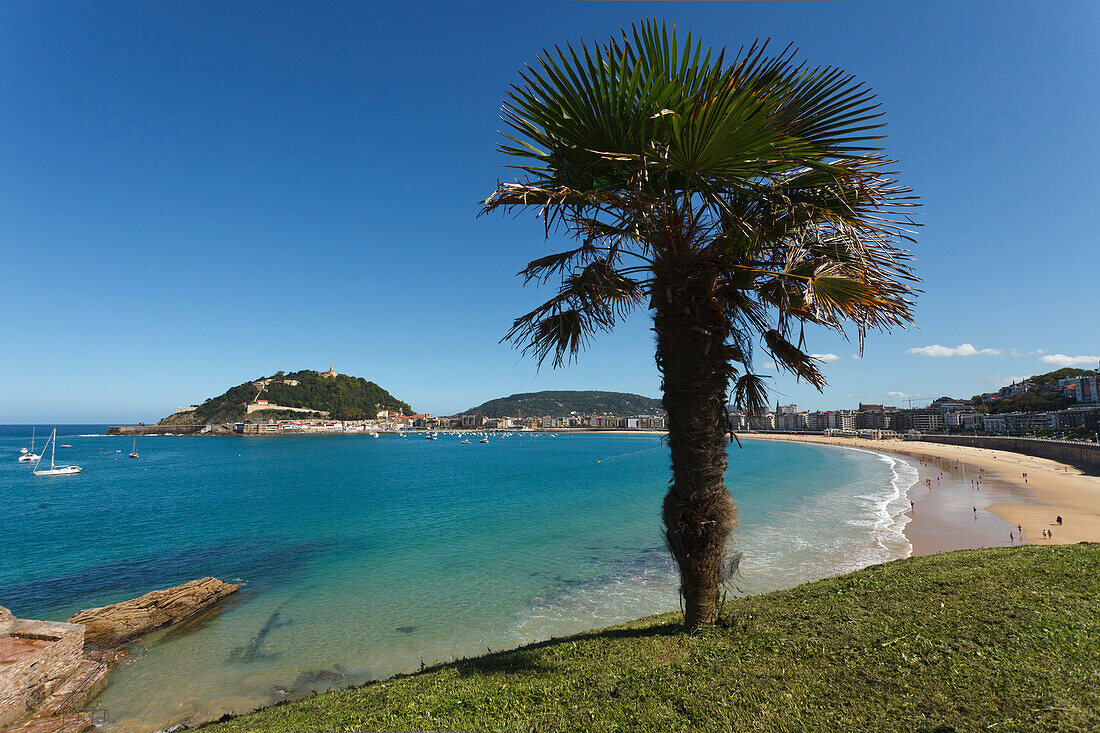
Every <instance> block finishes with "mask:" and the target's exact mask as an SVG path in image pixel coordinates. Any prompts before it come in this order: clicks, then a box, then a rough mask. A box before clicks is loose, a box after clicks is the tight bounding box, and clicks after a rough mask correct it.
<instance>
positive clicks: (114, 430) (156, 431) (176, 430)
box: [107, 425, 209, 435]
mask: <svg viewBox="0 0 1100 733" xmlns="http://www.w3.org/2000/svg"><path fill="white" fill-rule="evenodd" d="M203 432H209V430H208V429H207V427H206V426H205V425H112V426H110V427H108V428H107V435H166V434H168V433H172V434H173V435H199V434H200V433H203Z"/></svg>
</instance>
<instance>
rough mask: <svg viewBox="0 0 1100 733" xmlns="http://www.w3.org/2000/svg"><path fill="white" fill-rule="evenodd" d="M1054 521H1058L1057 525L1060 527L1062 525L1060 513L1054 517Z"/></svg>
mask: <svg viewBox="0 0 1100 733" xmlns="http://www.w3.org/2000/svg"><path fill="white" fill-rule="evenodd" d="M1054 521H1055V522H1057V523H1058V526H1059V527H1061V526H1062V515H1061V514H1059V515H1058V518H1057V519H1055V520H1054Z"/></svg>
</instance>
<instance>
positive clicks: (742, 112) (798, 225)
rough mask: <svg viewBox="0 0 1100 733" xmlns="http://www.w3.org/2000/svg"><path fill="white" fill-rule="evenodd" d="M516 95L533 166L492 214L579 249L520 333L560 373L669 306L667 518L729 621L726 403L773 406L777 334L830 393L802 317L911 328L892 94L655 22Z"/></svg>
mask: <svg viewBox="0 0 1100 733" xmlns="http://www.w3.org/2000/svg"><path fill="white" fill-rule="evenodd" d="M520 75H521V78H522V83H520V84H517V85H515V86H513V87H512V88H511V89H510V90H509V92H508V94H507V99H506V100H505V101H504V104H503V118H504V120H505V121H506V122H507V124H508V125H509V127H510V128H511V129H510V131H509V132H507V133H505V137H506V138H507V141H506V142H504V143H502V145H501V148H500V149H501V151H502V152H503V153H505V154H507V155H508V156H511V157H513V158H515V159H516V163H517V167H518V168H519V169H520V170H521V171H522V172H523V173H522V175H521V178H520V179H518V180H516V181H514V182H511V183H501V184H499V185H498V186H497V189H496V190H495V191H494V192H493V193H492V195H490V196H489V198H488V199H487V200H486V201H485V202H484V205H483V212H493V211H498V210H499V211H505V212H508V211H512V212H518V211H522V210H529V209H530V210H534V211H537V212H538V214H539V215H540V216H541V217H542V219H543V223H544V226H545V229H546V233H547V236H549V234H550V232H551V230H555V229H558V228H564V229H565V230H566V231H567V232H568V233H569V234H570V235H571V236H572V237H573V238H574V240H575V246H572V247H570V248H569V249H566V250H563V251H559V252H555V253H554V254H550V255H547V256H545V257H541V258H539V259H536V260H534V261H532V262H531V263H530V264H529V265H528V266H527V268H526V269H524V270H523V272H522V273H521V275H522V276H523V277H524V278H525V279H526V282H532V281H537V282H542V281H546V280H549V279H560V283H561V284H560V287H559V289H558V292H557V294H556V295H554V296H553V297H552V298H550V300H548V301H547V302H546V303H544V304H543V305H541V306H539V307H538V308H536V309H535V310H533V311H531V312H530V313H527V314H525V315H523V316H520V317H519V318H517V319H516V320H515V322H514V324H513V326H512V328H511V330H510V331H509V332H508V334H507V336H506V338H508V339H511V340H512V341H513V342H514V343H516V344H517V345H519V346H521V347H522V348H524V350H525V352H527V353H530V354H532V355H533V356H534V357H535V358H536V359H537V360H538V361H540V362H542V361H544V360H546V359H550V360H551V361H552V363H553V364H554V365H555V366H561V365H562V364H563V363H564V362H566V361H567V360H571V359H573V358H575V357H576V355H577V354H578V352H579V351H580V350H581V349H582V348H584V347H585V346H586V345H587V344H588V343H589V341H590V340H591V339H592V338H593V337H594V336H595V335H596V334H597V333H598V332H601V331H609V330H611V329H612V328H613V327H614V326H615V325H616V324H617V323H618V322H619V321H621V320H622V319H623V318H625V317H626V316H627V314H629V313H630V312H631V311H634V310H635V309H637V308H639V307H646V308H648V309H649V310H650V311H651V313H652V316H653V323H654V331H655V332H656V335H657V345H656V352H657V353H656V361H657V366H658V368H659V369H660V371H661V374H662V376H663V384H662V390H663V393H664V398H663V402H664V407H665V410H666V411H667V413H668V420H669V438H668V442H669V446H670V448H671V455H672V482H671V485H670V488H669V491H668V495H667V496H666V498H665V501H664V506H663V509H662V519H663V522H664V525H665V538H666V541H667V544H668V547H669V549H670V551H671V552H672V555H673V557H674V558H675V560H676V562H677V564H678V566H679V569H680V578H681V592H682V594H683V598H684V607H685V622H686V624H687V626H689V627H693V626H696V625H698V624H704V623H713V622H714V621H715V619H716V617H717V607H718V606H717V604H718V599H719V593H720V589H721V583H722V580H723V575H724V573H725V572H727V571H728V569H729V567H730V564H731V563H727V560H729V559H730V556H729V555H728V554H727V551H728V540H729V536H730V532H731V531H732V529H733V527H734V526H735V524H736V522H737V512H736V507H735V505H734V502H733V499H732V497H731V496H730V494H729V492H728V491H727V490H726V487H725V485H724V483H723V479H724V475H725V470H726V462H727V453H726V439H727V437H728V436H730V434H731V432H730V420H729V415H728V412H727V410H726V404H727V401H728V398H729V397H730V395H729V394H728V392H729V387H730V381H731V380H735V382H734V386H733V395H732V397H733V401H734V404H736V405H737V406H738V407H739V408H741V409H746V410H749V411H762V410H763V409H765V408H766V405H767V390H766V388H765V385H764V378H763V377H762V376H761V375H759V374H757V373H756V372H755V370H754V369H753V348H754V346H755V345H756V342H757V340H758V339H759V340H760V342H761V343H762V346H763V348H764V349H765V351H766V353H767V354H768V355H769V356H771V357H772V358H774V360H775V363H776V364H778V365H779V366H780V367H782V368H785V369H787V370H789V371H790V372H792V373H793V374H795V375H797V376H798V377H799V378H802V379H805V380H807V381H808V382H810V383H811V384H813V385H814V386H815V387H817V388H818V389H820V388H821V387H822V386H823V385H824V384H825V377H824V376H823V375H822V373H821V371H820V370H819V368H818V366H817V363H816V362H815V359H814V358H813V357H812V356H811V355H810V354H809V353H808V349H807V348H806V346H805V344H804V339H803V326H804V324H806V323H811V324H819V325H822V326H825V327H827V328H831V329H835V330H837V331H840V332H843V329H844V326H845V324H846V323H849V324H850V323H854V324H855V326H856V328H857V330H858V332H859V335H860V339H861V343H862V336H863V333H864V331H865V329H867V328H882V329H889V328H890V327H893V326H901V325H904V324H907V323H909V322H910V321H911V319H912V316H911V305H912V304H911V301H910V297H911V296H913V294H914V290H913V288H912V283H914V282H916V281H917V278H916V277H915V276H914V275H913V274H912V273H911V271H910V269H909V267H908V264H907V263H908V260H909V255H908V253H907V252H905V251H904V250H902V249H900V248H899V246H898V244H897V242H898V240H899V239H900V238H902V237H907V236H908V235H907V234H906V232H905V231H904V230H903V229H902V227H903V226H905V225H907V224H908V223H909V222H908V221H907V220H906V219H905V217H904V216H903V215H902V214H903V209H902V207H904V206H908V205H912V204H913V202H912V201H911V200H910V199H911V197H910V192H909V190H908V189H906V188H905V187H903V186H901V185H899V184H898V183H897V182H896V181H895V180H894V179H893V174H892V173H891V172H890V170H891V166H892V165H893V163H892V161H889V160H887V159H886V158H885V157H884V156H883V155H882V154H881V149H880V148H878V147H876V144H877V143H876V142H875V141H876V140H878V139H879V138H881V136H882V130H881V128H882V125H883V121H882V118H881V112H880V111H879V110H878V105H876V104H875V102H874V96H873V94H872V93H871V92H870V91H868V90H867V89H866V88H864V87H863V86H862V85H861V84H857V83H855V82H854V81H853V77H852V76H850V75H848V74H846V73H844V72H843V71H841V70H839V69H834V68H821V67H817V68H814V67H810V66H807V65H805V64H799V63H797V62H796V61H795V60H794V52H793V51H791V50H788V51H784V52H782V53H780V54H778V55H775V56H769V55H766V53H765V47H764V46H761V45H757V44H754V45H753V46H752V47H751V48H750V49H748V50H747V51H745V52H741V53H738V54H737V55H736V57H734V58H732V59H729V60H728V61H727V57H726V54H725V52H724V51H723V52H720V53H714V52H712V51H710V50H705V49H703V47H702V44H701V43H698V42H695V43H693V41H692V38H691V36H690V35H689V36H688V38H687V40H686V41H685V42H684V43H683V45H682V46H681V45H680V43H679V42H678V40H677V37H676V32H675V29H673V30H671V31H668V30H667V29H666V28H665V26H664V25H663V24H661V25H658V24H657V23H656V22H650V21H646V22H642V23H640V24H638V25H635V26H633V27H632V28H631V29H630V30H624V31H623V32H622V33H621V34H620V36H618V37H613V38H612V39H610V40H609V41H608V42H606V43H604V44H602V45H600V44H594V45H591V46H585V47H583V48H580V49H574V48H573V47H572V46H568V47H566V49H564V50H562V49H556V50H555V51H554V52H553V53H551V52H548V51H544V52H543V54H542V55H541V56H539V57H538V58H537V60H536V63H535V64H533V65H532V66H530V67H525V69H524V70H523V71H521V72H520Z"/></svg>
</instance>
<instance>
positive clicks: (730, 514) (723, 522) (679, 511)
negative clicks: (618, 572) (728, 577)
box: [651, 261, 737, 628]
mask: <svg viewBox="0 0 1100 733" xmlns="http://www.w3.org/2000/svg"><path fill="white" fill-rule="evenodd" d="M654 269H655V272H656V274H657V277H656V278H655V281H654V289H653V295H652V300H651V307H652V309H653V311H654V318H653V321H654V330H655V331H656V332H657V366H658V368H659V369H660V370H661V374H662V376H663V384H662V389H663V390H664V407H665V411H666V412H667V413H668V442H669V447H670V448H671V452H672V484H671V486H670V487H669V490H668V494H667V495H666V496H665V501H664V507H663V510H662V519H663V521H664V525H665V540H666V542H667V544H668V548H669V550H670V551H671V552H672V556H673V558H675V560H676V563H677V565H679V568H680V582H681V588H680V590H681V593H682V594H683V599H684V623H685V624H686V626H687V627H688V628H693V627H695V626H698V625H699V624H709V623H714V622H715V621H716V620H717V617H718V600H719V593H720V589H721V582H722V572H723V565H724V560H725V558H726V549H727V543H728V541H729V536H730V532H732V531H733V528H734V527H735V526H736V525H737V508H736V506H735V505H734V503H733V498H732V497H731V496H730V494H729V492H728V491H727V490H726V486H725V483H724V481H723V479H724V476H725V472H726V460H727V456H726V439H727V437H728V435H729V429H730V426H729V416H728V413H727V412H726V401H727V396H728V388H729V380H730V376H731V374H732V367H731V358H732V357H733V356H734V350H733V349H732V348H731V347H730V346H729V345H727V339H728V337H729V335H730V330H731V324H730V320H729V317H728V316H727V315H726V313H725V310H724V309H723V307H722V304H721V301H720V299H718V298H716V297H715V292H714V288H715V283H716V280H717V278H716V273H714V272H713V271H711V268H708V267H705V265H704V263H700V262H698V261H693V262H689V263H676V264H673V265H672V266H669V264H668V263H660V265H659V266H658V267H655V268H654Z"/></svg>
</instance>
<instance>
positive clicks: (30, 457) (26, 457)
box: [18, 428, 42, 463]
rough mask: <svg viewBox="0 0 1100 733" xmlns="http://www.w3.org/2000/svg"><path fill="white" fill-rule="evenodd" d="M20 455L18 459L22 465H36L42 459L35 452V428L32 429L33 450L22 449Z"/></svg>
mask: <svg viewBox="0 0 1100 733" xmlns="http://www.w3.org/2000/svg"><path fill="white" fill-rule="evenodd" d="M19 453H20V454H21V455H20V456H19V459H18V460H19V462H20V463H34V462H35V461H37V460H38V459H39V458H41V457H42V456H40V455H38V454H37V453H35V452H34V428H31V449H30V450H27V449H26V448H20V449H19Z"/></svg>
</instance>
